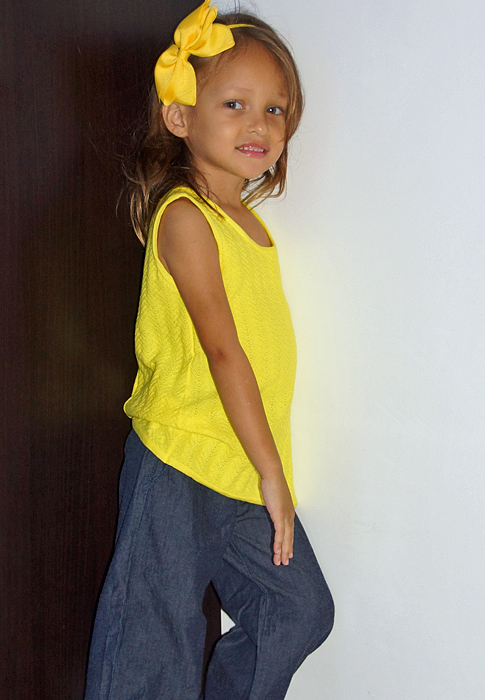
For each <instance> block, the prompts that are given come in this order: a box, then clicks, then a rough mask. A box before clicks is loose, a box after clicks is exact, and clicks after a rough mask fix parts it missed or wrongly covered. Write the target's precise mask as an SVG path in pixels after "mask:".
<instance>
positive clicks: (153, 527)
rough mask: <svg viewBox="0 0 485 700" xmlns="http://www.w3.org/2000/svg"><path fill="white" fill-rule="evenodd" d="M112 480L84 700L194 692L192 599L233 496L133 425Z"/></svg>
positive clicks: (220, 546) (181, 699)
mask: <svg viewBox="0 0 485 700" xmlns="http://www.w3.org/2000/svg"><path fill="white" fill-rule="evenodd" d="M120 487H121V489H120V515H119V525H118V532H117V541H116V546H115V551H114V555H113V559H112V562H111V565H110V567H109V570H108V574H107V577H106V581H105V584H104V587H103V591H102V594H101V597H100V601H99V606H98V611H97V615H96V622H95V628H94V632H93V639H92V643H91V651H90V661H89V668H88V680H87V690H86V700H197V699H198V698H199V694H200V681H201V672H202V657H203V649H204V640H205V629H206V621H205V618H204V616H203V613H202V599H203V595H204V591H205V589H206V586H207V584H208V583H209V581H210V580H211V578H212V576H213V575H214V573H215V571H216V570H217V569H218V568H219V566H220V562H221V559H222V555H223V552H224V550H225V548H226V547H227V543H228V541H229V538H230V535H231V532H232V528H233V525H234V521H235V516H236V502H235V501H233V500H232V499H228V498H225V497H224V496H221V495H220V494H217V493H216V492H214V491H211V490H210V489H207V488H206V487H204V486H202V485H201V484H198V483H197V482H195V481H193V480H192V479H190V478H189V477H187V476H185V475H184V474H182V473H181V472H179V471H177V470H175V469H173V468H172V467H169V466H167V465H166V464H164V463H163V462H161V461H160V460H158V459H157V458H156V457H155V456H154V455H153V454H152V453H151V452H150V451H149V450H147V449H146V448H145V447H144V446H143V445H142V443H141V441H140V440H139V438H138V437H137V436H136V434H134V433H131V434H130V437H129V439H128V441H127V447H126V453H125V462H124V466H123V470H122V475H121V478H120Z"/></svg>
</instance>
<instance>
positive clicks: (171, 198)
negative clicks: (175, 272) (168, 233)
mask: <svg viewBox="0 0 485 700" xmlns="http://www.w3.org/2000/svg"><path fill="white" fill-rule="evenodd" d="M179 199H187V200H188V201H189V202H190V203H191V204H193V205H194V206H196V207H197V209H198V210H199V211H200V212H201V214H202V216H203V217H204V219H205V220H206V221H207V224H208V226H209V228H210V230H211V231H212V235H213V237H214V240H215V242H216V246H217V251H218V253H219V265H220V266H221V270H222V255H221V246H220V244H219V238H218V236H217V234H216V231H215V227H214V225H213V223H212V221H211V220H210V219H209V218H208V216H207V214H206V211H205V210H204V205H203V203H201V202H199V201H198V200H197V199H196V197H194V195H193V194H192V193H191V192H190V191H188V190H178V191H176V192H173V194H172V195H168V197H167V200H166V201H163V200H162V201H161V202H160V204H159V205H158V207H157V208H156V210H155V212H154V214H153V217H152V220H151V222H150V229H149V234H148V236H149V246H150V252H151V253H152V255H153V257H154V258H155V260H156V264H157V267H158V269H159V270H162V271H163V273H164V274H165V276H166V277H168V278H169V279H171V280H172V282H173V277H172V275H171V274H170V272H169V271H168V270H167V268H166V267H165V265H164V264H163V263H162V261H161V260H160V258H159V257H158V234H159V231H160V223H161V221H162V217H163V215H164V213H165V209H166V208H167V207H168V205H169V204H172V202H176V201H177V200H179ZM174 284H175V282H174Z"/></svg>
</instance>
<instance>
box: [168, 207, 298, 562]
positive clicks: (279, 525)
mask: <svg viewBox="0 0 485 700" xmlns="http://www.w3.org/2000/svg"><path fill="white" fill-rule="evenodd" d="M158 254H159V257H160V260H161V261H162V263H163V264H164V265H165V267H166V268H167V270H168V271H169V272H170V274H171V275H172V277H173V279H174V281H175V283H176V285H177V288H178V290H179V292H180V295H181V297H182V299H183V301H184V304H185V306H186V307H187V311H188V312H189V315H190V317H191V319H192V321H193V324H194V327H195V330H196V332H197V335H198V337H199V340H200V344H201V345H202V348H203V350H204V352H205V353H206V355H207V359H208V362H209V367H210V371H211V373H212V377H213V379H214V383H215V385H216V388H217V391H218V392H219V396H220V398H221V401H222V404H223V406H224V409H225V411H226V414H227V416H228V418H229V421H230V422H231V425H232V427H233V429H234V432H235V433H236V435H237V437H238V438H239V440H240V442H241V444H242V446H243V448H244V450H245V451H246V454H247V455H248V457H249V459H250V460H251V462H252V463H253V465H254V466H255V468H256V469H257V471H258V472H259V474H260V476H261V489H262V492H263V497H264V501H265V504H266V507H267V509H268V512H269V514H270V517H271V519H272V521H273V524H274V527H275V541H274V558H273V560H274V563H275V564H277V565H278V564H280V563H283V564H288V562H289V559H290V558H291V556H292V555H293V520H294V508H293V504H292V501H291V496H290V492H289V489H288V485H287V483H286V480H285V477H284V474H283V469H282V466H281V460H280V457H279V455H278V451H277V449H276V445H275V443H274V440H273V436H272V434H271V430H270V427H269V425H268V421H267V418H266V414H265V411H264V407H263V402H262V400H261V395H260V392H259V388H258V384H257V382H256V378H255V376H254V372H253V370H252V368H251V365H250V363H249V360H248V358H247V356H246V354H245V352H244V350H243V349H242V347H241V345H240V343H239V339H238V336H237V331H236V326H235V324H234V319H233V317H232V313H231V309H230V306H229V302H228V300H227V296H226V292H225V289H224V284H223V281H222V274H221V269H220V265H219V256H218V251H217V245H216V242H215V240H214V236H213V235H212V231H211V229H210V227H209V225H208V223H207V222H206V220H205V218H204V216H203V215H202V213H201V212H200V211H199V210H198V209H197V207H195V205H193V204H191V203H190V202H189V201H188V200H184V199H180V200H177V201H176V202H173V203H172V204H170V205H169V206H168V207H167V210H166V211H165V213H164V216H163V218H162V222H161V224H160V231H159V237H158Z"/></svg>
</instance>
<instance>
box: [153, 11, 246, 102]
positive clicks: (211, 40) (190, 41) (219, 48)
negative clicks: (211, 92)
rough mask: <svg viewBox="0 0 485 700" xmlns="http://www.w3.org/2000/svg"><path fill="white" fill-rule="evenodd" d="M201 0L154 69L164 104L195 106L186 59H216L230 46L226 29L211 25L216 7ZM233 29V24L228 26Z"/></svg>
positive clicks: (193, 84) (193, 85)
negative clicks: (192, 56) (214, 57)
mask: <svg viewBox="0 0 485 700" xmlns="http://www.w3.org/2000/svg"><path fill="white" fill-rule="evenodd" d="M209 3H210V0H205V1H204V2H203V3H202V5H201V6H200V7H198V8H197V9H196V10H194V11H193V12H191V14H190V15H188V16H187V17H186V18H185V19H184V20H182V22H180V24H179V25H178V27H177V29H176V30H175V33H174V43H173V44H172V45H171V46H170V47H169V48H168V49H167V50H166V51H164V52H163V53H162V55H161V56H160V58H159V59H158V61H157V64H156V66H155V86H156V89H157V94H158V99H159V100H160V102H163V104H164V105H169V104H171V103H172V102H179V103H180V104H184V105H195V103H196V98H197V87H196V78H195V71H194V67H193V66H192V64H191V63H190V61H189V60H188V59H189V56H190V55H191V54H193V55H194V56H217V54H220V53H222V52H223V51H227V49H230V48H232V47H233V46H234V37H233V35H232V32H231V30H230V28H229V26H227V25H225V24H214V20H215V18H216V17H217V7H209ZM232 26H234V25H232Z"/></svg>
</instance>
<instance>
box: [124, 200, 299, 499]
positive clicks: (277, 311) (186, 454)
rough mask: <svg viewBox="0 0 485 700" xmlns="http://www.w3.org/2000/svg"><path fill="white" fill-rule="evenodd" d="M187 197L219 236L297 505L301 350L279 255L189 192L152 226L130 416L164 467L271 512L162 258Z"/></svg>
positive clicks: (244, 339)
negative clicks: (166, 218)
mask: <svg viewBox="0 0 485 700" xmlns="http://www.w3.org/2000/svg"><path fill="white" fill-rule="evenodd" d="M180 197H185V198H186V199H188V200H189V201H191V202H193V204H195V205H196V206H197V207H198V208H199V209H200V211H201V212H202V213H203V215H204V217H205V218H206V220H207V222H208V224H209V226H210V227H211V229H212V232H213V235H214V238H215V240H216V243H217V247H218V251H219V261H220V265H221V270H222V278H223V281H224V286H225V290H226V294H227V298H228V300H229V305H230V307H231V311H232V314H233V317H234V322H235V324H236V329H237V333H238V337H239V342H240V343H241V346H242V348H243V349H244V351H245V353H246V355H247V357H248V359H249V362H250V363H251V367H252V368H253V371H254V374H255V376H256V380H257V382H258V386H259V390H260V392H261V397H262V400H263V405H264V408H265V411H266V416H267V418H268V422H269V425H270V428H271V431H272V433H273V437H274V440H275V443H276V446H277V449H278V452H279V455H280V457H281V461H282V463H283V469H284V472H285V476H286V479H287V481H288V485H289V488H290V492H291V495H292V498H293V502H294V503H295V505H296V498H295V495H294V490H293V479H292V462H291V442H290V404H291V399H292V395H293V385H294V379H295V370H296V346H295V337H294V333H293V326H292V323H291V318H290V312H289V309H288V305H287V303H286V299H285V296H284V293H283V289H282V286H281V277H280V269H279V264H278V257H277V253H276V247H275V245H274V242H273V240H272V238H271V237H270V241H271V246H270V247H264V246H260V245H258V244H257V243H255V242H254V241H253V240H252V239H251V238H250V237H249V236H248V235H247V234H246V233H245V231H243V229H242V228H241V227H240V226H238V224H236V222H235V221H233V219H231V218H230V217H229V216H228V215H227V214H226V213H225V212H224V211H223V210H222V209H220V208H219V207H218V206H217V205H216V204H214V205H213V206H214V209H215V210H216V211H213V210H212V209H211V208H210V207H208V206H207V204H205V203H204V202H203V201H202V200H201V199H200V198H199V197H198V196H197V195H196V194H195V193H194V192H193V191H192V190H191V189H189V188H186V187H178V188H176V189H174V190H172V191H171V192H169V193H168V194H167V195H166V196H165V197H164V198H163V199H162V201H161V202H160V204H159V205H158V207H157V209H156V211H155V214H154V216H153V218H152V222H151V225H150V230H149V234H148V240H147V246H146V254H145V264H144V271H143V280H142V286H141V293H140V303H139V309H138V316H137V321H136V328H135V351H136V357H137V360H138V373H137V376H136V379H135V384H134V387H133V392H132V395H131V397H130V398H129V399H128V401H127V402H126V404H125V412H126V414H127V415H128V416H130V417H131V418H132V421H133V428H134V430H135V431H136V433H137V434H138V436H139V437H140V439H141V441H142V442H143V443H144V445H145V446H146V447H148V448H149V449H150V450H151V451H152V452H153V453H154V454H155V455H156V456H157V457H159V459H161V460H162V461H163V462H165V463H166V464H169V465H170V466H172V467H174V468H175V469H179V470H180V471H182V472H183V473H184V474H187V475H188V476H190V477H192V478H193V479H195V480H196V481H198V482H199V483H201V484H204V485H205V486H208V487H209V488H211V489H213V490H214V491H218V492H219V493H221V494H223V495H225V496H229V497H230V498H235V499H239V500H242V501H247V502H249V503H258V504H263V503H264V501H263V498H262V494H261V489H260V477H259V474H258V472H257V471H256V469H255V467H254V466H253V465H252V463H251V462H250V461H249V459H248V457H247V456H246V453H245V452H244V450H243V448H242V446H241V443H240V442H239V440H238V438H237V436H236V434H235V432H234V430H233V429H232V427H231V425H230V423H229V421H228V419H227V416H226V414H225V411H224V408H223V406H222V403H221V400H220V398H219V395H218V393H217V390H216V387H215V384H214V381H213V379H212V375H211V373H210V371H209V365H208V362H207V358H206V355H205V353H204V351H203V349H202V347H201V345H200V343H199V340H198V337H197V334H196V332H195V329H194V326H193V323H192V320H191V318H190V316H189V314H188V312H187V310H186V308H185V306H184V303H183V301H182V298H181V296H180V294H179V291H178V289H177V286H176V285H175V282H174V280H173V278H172V276H171V275H170V274H169V273H168V272H167V270H166V269H165V267H164V266H163V265H162V263H161V262H160V259H159V257H158V252H157V233H158V228H159V224H160V220H161V217H162V215H163V212H164V211H165V208H166V207H167V205H168V204H170V202H173V201H174V200H176V199H179V198H180ZM255 216H256V214H255ZM257 218H258V219H259V217H257ZM259 220H260V219H259ZM260 221H261V220H260ZM261 223H262V222H261ZM263 226H264V224H263ZM268 236H269V234H268Z"/></svg>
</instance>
